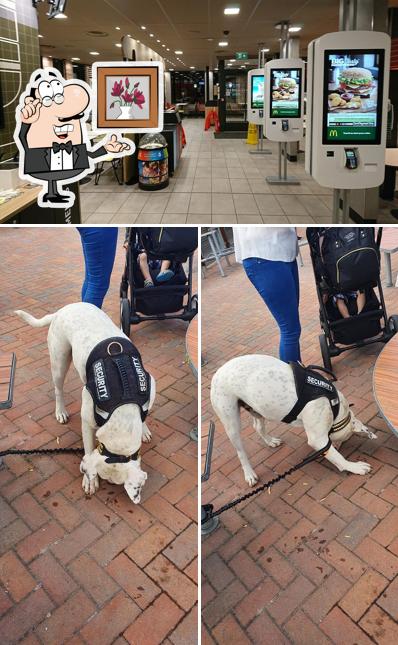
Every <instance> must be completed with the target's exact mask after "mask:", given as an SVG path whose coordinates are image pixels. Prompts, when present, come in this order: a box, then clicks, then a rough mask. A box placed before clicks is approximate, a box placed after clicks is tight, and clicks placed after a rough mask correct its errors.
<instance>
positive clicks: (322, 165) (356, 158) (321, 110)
mask: <svg viewBox="0 0 398 645" xmlns="http://www.w3.org/2000/svg"><path fill="white" fill-rule="evenodd" d="M390 42H391V41H390V37H389V36H388V35H387V34H385V33H379V32H374V31H339V32H336V33H331V34H325V35H324V36H321V37H320V38H318V39H316V40H314V41H312V42H311V43H310V44H309V46H308V74H307V124H308V125H307V132H306V155H305V157H306V171H307V172H308V173H310V174H311V175H312V177H313V178H314V179H315V181H317V182H318V183H319V184H321V186H328V187H330V188H336V189H355V188H357V189H358V188H372V187H375V186H379V185H380V184H381V183H382V182H383V180H384V170H385V141H386V122H387V97H388V81H389V61H390Z"/></svg>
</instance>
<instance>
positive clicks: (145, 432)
mask: <svg viewBox="0 0 398 645" xmlns="http://www.w3.org/2000/svg"><path fill="white" fill-rule="evenodd" d="M151 439H152V434H151V431H150V429H149V428H148V426H147V425H146V423H144V424H143V426H142V440H143V441H144V443H149V442H150V441H151Z"/></svg>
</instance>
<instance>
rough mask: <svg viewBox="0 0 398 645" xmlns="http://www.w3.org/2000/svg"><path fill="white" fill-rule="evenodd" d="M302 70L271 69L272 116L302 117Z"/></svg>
mask: <svg viewBox="0 0 398 645" xmlns="http://www.w3.org/2000/svg"><path fill="white" fill-rule="evenodd" d="M300 71H301V70H299V69H288V70H283V69H273V70H271V83H272V97H271V101H272V102H271V117H283V118H286V117H291V118H299V117H300V79H301V77H300Z"/></svg>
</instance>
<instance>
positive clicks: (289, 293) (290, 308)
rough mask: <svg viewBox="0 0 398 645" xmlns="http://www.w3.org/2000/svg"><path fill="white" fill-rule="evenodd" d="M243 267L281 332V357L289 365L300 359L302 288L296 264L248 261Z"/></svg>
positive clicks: (249, 259) (259, 260)
mask: <svg viewBox="0 0 398 645" xmlns="http://www.w3.org/2000/svg"><path fill="white" fill-rule="evenodd" d="M243 266H244V269H245V271H246V274H247V277H248V278H249V280H250V282H251V283H252V284H253V285H254V287H255V288H256V289H257V291H258V293H259V294H260V296H261V297H262V299H263V300H264V302H265V304H266V305H267V307H268V309H269V310H270V312H271V314H272V316H273V317H274V318H275V320H276V322H277V324H278V327H279V330H280V333H281V337H280V345H279V358H280V359H281V360H282V361H285V362H286V363H288V362H289V361H299V360H300V334H301V326H300V318H299V300H300V287H299V277H298V268H297V262H296V260H294V261H293V262H279V261H273V260H262V259H260V258H248V259H247V260H243Z"/></svg>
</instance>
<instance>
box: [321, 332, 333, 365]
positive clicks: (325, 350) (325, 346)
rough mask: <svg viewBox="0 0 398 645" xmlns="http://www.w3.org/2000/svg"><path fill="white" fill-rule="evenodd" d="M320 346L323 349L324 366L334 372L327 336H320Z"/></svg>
mask: <svg viewBox="0 0 398 645" xmlns="http://www.w3.org/2000/svg"><path fill="white" fill-rule="evenodd" d="M319 345H320V348H321V354H322V360H323V365H324V367H325V368H326V369H327V370H330V371H331V370H332V361H331V360H330V355H329V347H328V343H327V340H326V336H325V334H320V335H319Z"/></svg>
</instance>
